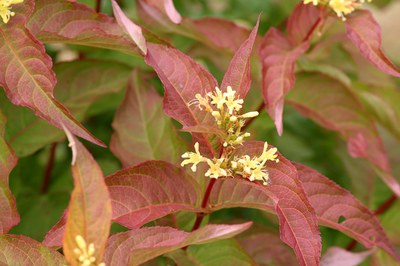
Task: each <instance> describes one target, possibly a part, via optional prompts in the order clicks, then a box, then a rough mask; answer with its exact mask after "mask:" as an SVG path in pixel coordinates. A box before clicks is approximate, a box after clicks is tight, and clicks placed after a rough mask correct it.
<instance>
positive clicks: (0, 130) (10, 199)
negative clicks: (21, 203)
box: [0, 110, 20, 234]
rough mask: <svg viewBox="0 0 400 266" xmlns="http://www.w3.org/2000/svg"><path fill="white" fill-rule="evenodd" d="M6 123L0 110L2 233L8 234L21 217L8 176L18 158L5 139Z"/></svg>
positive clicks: (0, 219) (0, 229) (0, 227)
mask: <svg viewBox="0 0 400 266" xmlns="http://www.w3.org/2000/svg"><path fill="white" fill-rule="evenodd" d="M5 124H6V118H5V116H4V115H3V113H2V112H1V110H0V206H1V208H0V234H6V233H7V232H8V230H10V229H11V228H12V227H13V226H14V225H16V224H18V223H19V219H20V217H19V214H18V211H17V206H16V203H15V197H14V196H13V194H12V193H11V190H10V188H9V184H8V176H9V174H10V172H11V170H12V169H13V168H14V167H15V165H16V164H17V161H18V158H17V156H16V155H15V153H14V151H13V150H12V149H11V147H9V146H8V144H7V142H6V141H5V140H4V127H5Z"/></svg>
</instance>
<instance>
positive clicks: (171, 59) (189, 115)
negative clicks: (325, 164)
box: [145, 43, 218, 157]
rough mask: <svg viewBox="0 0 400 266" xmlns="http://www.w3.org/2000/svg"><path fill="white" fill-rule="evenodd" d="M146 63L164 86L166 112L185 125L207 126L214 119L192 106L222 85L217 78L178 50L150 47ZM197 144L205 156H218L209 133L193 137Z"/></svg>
mask: <svg viewBox="0 0 400 266" xmlns="http://www.w3.org/2000/svg"><path fill="white" fill-rule="evenodd" d="M147 49H148V52H147V55H146V57H145V61H146V63H147V64H148V65H150V66H151V67H153V68H154V70H155V71H156V72H157V75H158V76H159V78H160V79H161V81H162V83H163V85H164V90H165V93H164V101H163V107H164V112H165V113H166V114H167V115H169V116H171V117H172V118H174V119H176V120H177V121H179V122H180V123H181V124H182V125H183V126H187V127H191V126H196V125H207V124H210V123H213V121H214V120H213V118H212V117H211V115H210V114H209V113H207V112H202V111H200V110H198V109H197V107H196V105H194V104H192V105H191V104H190V103H191V102H192V101H193V100H195V99H196V97H195V95H196V94H198V93H200V94H202V95H203V96H204V95H205V94H206V93H208V92H211V91H213V90H214V88H215V87H216V86H217V85H218V84H217V81H216V80H215V79H214V77H213V76H212V75H211V74H210V73H209V72H207V71H206V70H205V69H204V68H203V67H202V66H200V65H199V64H197V63H196V62H195V61H194V60H192V59H191V58H190V57H189V56H187V55H185V54H183V53H181V52H179V51H178V50H176V49H174V48H170V47H167V46H163V45H157V44H150V43H149V44H148V45H147ZM193 141H194V142H199V143H200V147H201V148H202V150H201V152H202V154H204V155H211V157H212V156H213V155H214V150H213V148H212V146H211V144H210V141H209V139H208V138H207V136H206V134H203V133H199V134H193Z"/></svg>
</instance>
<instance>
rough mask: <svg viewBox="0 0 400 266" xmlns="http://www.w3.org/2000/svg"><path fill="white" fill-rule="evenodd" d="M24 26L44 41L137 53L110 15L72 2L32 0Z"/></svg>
mask: <svg viewBox="0 0 400 266" xmlns="http://www.w3.org/2000/svg"><path fill="white" fill-rule="evenodd" d="M27 27H28V28H29V30H30V31H31V32H32V34H33V35H35V36H36V38H38V39H39V40H40V41H42V42H45V43H60V42H62V43H69V44H78V45H86V46H93V47H99V48H106V49H113V50H118V51H121V52H124V53H128V54H133V55H140V50H139V48H138V47H137V46H136V44H135V43H134V42H133V41H132V40H131V39H130V38H129V36H127V35H126V34H125V33H124V31H123V30H122V29H121V28H120V26H119V25H118V24H117V23H116V21H115V20H114V19H113V18H110V17H108V16H106V15H104V14H100V13H97V12H95V11H94V10H93V9H91V8H89V7H87V6H86V5H84V4H81V3H77V2H75V1H64V0H36V9H35V12H34V14H33V15H32V16H31V17H30V19H29V22H28V24H27Z"/></svg>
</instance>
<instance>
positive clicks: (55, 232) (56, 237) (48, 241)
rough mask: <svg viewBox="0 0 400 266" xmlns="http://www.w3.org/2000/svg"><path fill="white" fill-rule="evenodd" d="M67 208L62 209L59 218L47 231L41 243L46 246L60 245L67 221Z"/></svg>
mask: <svg viewBox="0 0 400 266" xmlns="http://www.w3.org/2000/svg"><path fill="white" fill-rule="evenodd" d="M67 215H68V209H67V210H65V211H64V213H63V215H62V216H61V218H60V220H59V221H58V222H57V223H56V224H55V225H54V226H53V227H52V228H51V229H50V231H49V232H47V234H46V236H45V237H44V240H43V242H42V243H43V245H45V246H47V247H61V246H62V241H63V237H64V232H65V223H66V222H67Z"/></svg>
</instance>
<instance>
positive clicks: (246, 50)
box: [221, 17, 260, 99]
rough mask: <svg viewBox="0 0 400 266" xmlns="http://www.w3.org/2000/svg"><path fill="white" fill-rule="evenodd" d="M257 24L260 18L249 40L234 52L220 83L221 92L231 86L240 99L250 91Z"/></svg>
mask: <svg viewBox="0 0 400 266" xmlns="http://www.w3.org/2000/svg"><path fill="white" fill-rule="evenodd" d="M259 22H260V17H258V20H257V24H256V26H255V27H254V29H253V30H252V31H251V33H250V36H249V38H248V39H247V40H246V41H244V42H243V44H242V45H241V46H240V48H239V49H238V50H237V51H236V53H235V55H234V57H233V59H232V61H231V63H230V65H229V68H228V70H227V71H226V73H225V76H224V79H223V80H222V83H221V90H225V89H226V87H227V86H232V87H233V89H234V90H236V92H237V95H238V97H239V98H240V99H244V98H246V95H247V92H248V91H249V90H250V85H251V78H250V56H251V52H252V50H253V46H254V42H255V40H256V37H257V31H258V25H259Z"/></svg>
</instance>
